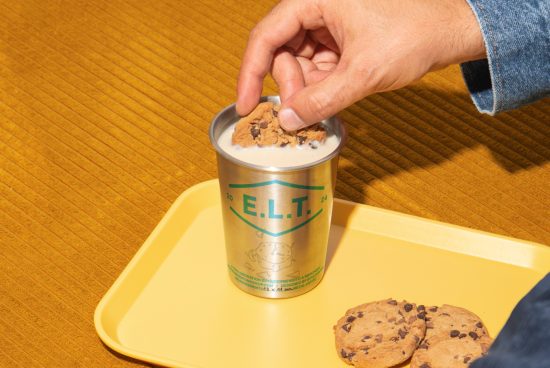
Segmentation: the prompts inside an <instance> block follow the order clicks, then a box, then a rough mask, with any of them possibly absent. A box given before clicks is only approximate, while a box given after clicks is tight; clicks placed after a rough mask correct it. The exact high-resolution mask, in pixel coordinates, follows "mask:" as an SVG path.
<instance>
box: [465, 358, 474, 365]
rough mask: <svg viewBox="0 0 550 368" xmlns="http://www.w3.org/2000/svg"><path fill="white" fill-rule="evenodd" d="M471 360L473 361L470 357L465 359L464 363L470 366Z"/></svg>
mask: <svg viewBox="0 0 550 368" xmlns="http://www.w3.org/2000/svg"><path fill="white" fill-rule="evenodd" d="M470 360H472V358H470V357H464V360H463V362H464V364H468V362H469V361H470Z"/></svg>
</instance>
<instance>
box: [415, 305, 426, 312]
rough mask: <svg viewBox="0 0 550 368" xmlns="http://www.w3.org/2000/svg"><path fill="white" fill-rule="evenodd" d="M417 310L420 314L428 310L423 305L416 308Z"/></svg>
mask: <svg viewBox="0 0 550 368" xmlns="http://www.w3.org/2000/svg"><path fill="white" fill-rule="evenodd" d="M416 310H417V311H419V312H420V311H425V310H426V307H425V306H423V305H419V306H418V307H416Z"/></svg>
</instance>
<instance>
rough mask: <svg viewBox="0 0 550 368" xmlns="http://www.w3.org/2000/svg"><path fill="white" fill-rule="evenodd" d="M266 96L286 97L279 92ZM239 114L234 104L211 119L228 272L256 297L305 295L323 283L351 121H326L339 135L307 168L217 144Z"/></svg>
mask: <svg viewBox="0 0 550 368" xmlns="http://www.w3.org/2000/svg"><path fill="white" fill-rule="evenodd" d="M263 101H272V102H276V103H279V98H278V97H276V96H269V97H263V98H262V102H263ZM238 119H239V116H238V115H237V112H236V110H235V104H233V105H231V106H228V107H227V108H225V109H224V110H222V111H221V112H220V113H219V114H218V115H216V117H215V118H214V120H213V121H212V124H211V125H210V141H211V143H212V145H213V146H214V148H215V149H216V151H217V161H218V174H219V183H220V192H221V203H222V214H223V223H224V233H225V244H226V252H227V267H228V270H229V276H230V278H231V280H232V281H233V283H234V284H235V285H236V286H237V287H239V288H240V289H242V290H244V291H246V292H247V293H250V294H253V295H256V296H261V297H267V298H288V297H293V296H297V295H300V294H303V293H305V292H307V291H309V290H311V289H313V288H314V287H315V286H316V285H317V284H318V283H319V282H320V281H321V278H322V277H323V273H324V269H325V259H326V252H327V244H328V237H329V230H330V219H331V214H332V203H333V195H334V186H335V181H336V168H337V164H338V154H339V152H340V150H341V148H342V146H343V144H344V140H345V136H346V132H345V128H344V125H343V124H342V122H341V121H340V120H339V119H338V118H336V117H331V118H329V119H327V120H324V121H322V122H321V123H322V124H323V125H324V126H325V127H326V128H327V131H328V132H331V133H332V134H335V135H336V136H337V137H338V138H339V139H340V142H339V144H338V146H337V148H336V149H335V150H334V151H333V152H331V153H330V154H329V155H328V156H326V157H323V158H322V159H320V160H318V161H316V162H313V163H311V164H307V165H302V166H295V167H265V166H258V165H253V164H250V163H246V162H243V161H240V160H238V159H236V158H234V157H232V156H230V155H229V154H227V153H226V152H224V151H223V150H222V149H221V147H220V146H219V145H218V138H219V137H220V135H221V134H222V132H223V131H224V130H225V129H227V127H228V126H230V125H231V124H233V123H235V122H236V121H237V120H238ZM297 154H299V152H297Z"/></svg>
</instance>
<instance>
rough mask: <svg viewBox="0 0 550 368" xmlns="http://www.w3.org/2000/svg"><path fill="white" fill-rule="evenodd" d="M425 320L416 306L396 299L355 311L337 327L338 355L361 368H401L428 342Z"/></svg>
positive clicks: (335, 331)
mask: <svg viewBox="0 0 550 368" xmlns="http://www.w3.org/2000/svg"><path fill="white" fill-rule="evenodd" d="M424 317H425V314H424V315H423V314H421V313H420V312H419V311H418V310H417V306H416V304H414V303H408V302H406V301H402V302H398V301H397V300H394V299H386V300H382V301H377V302H372V303H366V304H362V305H359V306H357V307H355V308H352V309H350V310H348V311H347V312H346V314H345V315H344V316H343V317H342V318H340V319H339V320H338V322H337V323H336V325H335V326H334V335H335V340H336V350H337V352H338V355H339V356H340V358H341V359H342V360H343V361H344V362H346V363H347V364H352V365H354V366H355V367H358V368H383V367H391V366H394V365H396V364H400V363H402V362H404V361H406V360H407V359H409V358H410V357H411V355H412V354H413V352H414V350H415V349H416V347H417V346H418V345H419V343H420V342H421V341H422V339H423V338H424V334H425V330H426V323H425V320H424V319H423V318H424Z"/></svg>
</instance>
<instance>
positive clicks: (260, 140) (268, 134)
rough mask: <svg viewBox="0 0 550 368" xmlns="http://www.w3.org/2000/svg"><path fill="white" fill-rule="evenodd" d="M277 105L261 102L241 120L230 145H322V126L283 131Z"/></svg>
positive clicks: (315, 125) (324, 132)
mask: <svg viewBox="0 0 550 368" xmlns="http://www.w3.org/2000/svg"><path fill="white" fill-rule="evenodd" d="M279 108H280V106H279V105H276V104H274V103H273V102H262V103H260V104H258V106H256V108H255V109H254V110H253V111H252V112H251V113H250V114H248V115H247V116H245V117H243V118H241V119H240V120H239V121H238V122H237V124H236V126H235V131H234V133H233V136H232V143H233V144H235V145H239V146H241V147H251V146H259V147H267V146H277V147H285V146H290V147H294V146H301V145H310V146H311V148H316V147H315V145H318V144H320V143H323V142H324V141H325V139H326V137H327V133H326V130H325V128H324V127H323V126H322V124H319V123H317V124H314V125H312V126H309V127H307V128H304V129H300V130H297V131H294V132H291V131H286V130H284V129H283V128H282V127H281V125H280V123H279V117H278V115H279V114H278V112H279Z"/></svg>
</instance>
